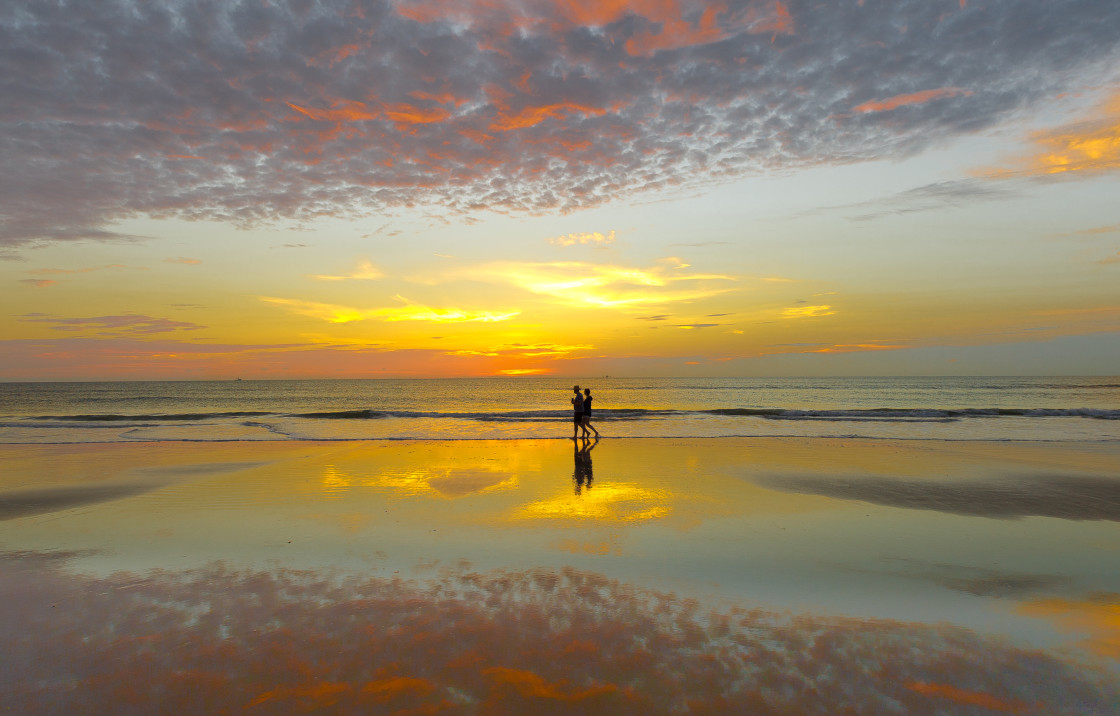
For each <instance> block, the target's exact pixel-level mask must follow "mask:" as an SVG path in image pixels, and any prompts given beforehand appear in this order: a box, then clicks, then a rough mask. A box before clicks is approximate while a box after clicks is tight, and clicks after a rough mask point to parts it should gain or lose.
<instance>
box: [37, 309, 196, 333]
mask: <svg viewBox="0 0 1120 716" xmlns="http://www.w3.org/2000/svg"><path fill="white" fill-rule="evenodd" d="M21 320H23V321H27V322H29V323H48V324H51V327H52V328H53V329H55V330H58V331H87V330H95V331H97V332H98V333H100V334H101V335H149V334H154V333H167V332H169V331H180V330H183V331H196V330H198V329H200V328H205V326H203V325H200V324H198V323H191V322H189V321H176V320H173V319H170V318H156V317H152V316H144V315H141V314H137V313H127V314H123V315H119V316H89V317H83V318H58V317H54V316H42V317H25V318H23V319H21Z"/></svg>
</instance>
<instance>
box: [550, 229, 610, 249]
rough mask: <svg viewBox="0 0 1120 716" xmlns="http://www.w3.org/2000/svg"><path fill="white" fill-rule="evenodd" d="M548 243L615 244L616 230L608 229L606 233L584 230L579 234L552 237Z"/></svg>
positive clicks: (567, 244) (572, 244) (568, 244)
mask: <svg viewBox="0 0 1120 716" xmlns="http://www.w3.org/2000/svg"><path fill="white" fill-rule="evenodd" d="M548 243H550V244H554V245H556V246H575V245H576V244H584V245H586V244H595V245H604V244H613V243H614V231H608V232H607V233H605V234H602V233H599V232H598V231H592V232H582V233H578V234H564V235H563V236H553V237H550V238H549V240H548Z"/></svg>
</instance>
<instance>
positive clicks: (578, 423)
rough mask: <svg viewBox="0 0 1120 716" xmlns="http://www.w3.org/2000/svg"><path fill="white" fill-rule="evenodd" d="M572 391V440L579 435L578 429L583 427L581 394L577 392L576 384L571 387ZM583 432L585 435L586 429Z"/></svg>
mask: <svg viewBox="0 0 1120 716" xmlns="http://www.w3.org/2000/svg"><path fill="white" fill-rule="evenodd" d="M572 391H573V392H574V393H575V394H576V395H575V397H574V398H572V409H573V411H574V412H573V413H572V423H573V424H572V440H575V439H576V437H577V436H578V435H579V429H580V428H581V427H583V394H582V393H580V392H579V386H578V385H577V386H575V387H573V388H572ZM583 434H584V435H586V434H587V431H586V430H584V431H583Z"/></svg>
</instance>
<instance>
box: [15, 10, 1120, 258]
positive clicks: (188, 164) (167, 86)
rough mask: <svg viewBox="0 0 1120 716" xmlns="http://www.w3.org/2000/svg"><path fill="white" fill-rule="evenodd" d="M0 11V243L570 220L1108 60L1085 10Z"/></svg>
mask: <svg viewBox="0 0 1120 716" xmlns="http://www.w3.org/2000/svg"><path fill="white" fill-rule="evenodd" d="M4 7H5V9H4V10H0V46H3V47H4V48H5V52H4V54H3V55H2V56H0V137H3V140H2V141H0V160H2V162H3V166H4V169H5V171H4V173H3V176H0V215H2V216H3V217H4V220H3V222H2V223H0V253H2V255H4V256H10V249H11V248H12V247H18V246H26V245H29V244H32V243H35V242H40V241H66V240H79V239H86V240H97V241H113V240H138V239H142V238H143V237H141V236H136V235H128V234H125V233H121V232H117V231H114V229H113V228H112V222H114V221H116V220H119V219H123V218H126V217H133V216H138V215H151V216H159V217H166V216H179V217H183V218H187V219H206V220H214V221H222V222H230V223H234V224H237V225H252V224H255V223H258V222H262V221H270V220H276V219H280V218H290V219H296V220H305V219H313V218H316V217H322V216H332V217H346V216H352V215H356V214H361V215H373V214H377V213H383V212H384V210H385V209H386V208H387V207H388V208H392V207H405V206H407V207H413V206H420V205H433V206H439V207H440V209H441V211H450V212H459V213H460V214H461V215H463V216H467V215H469V214H470V213H472V212H478V211H481V210H486V209H495V210H498V211H502V212H539V211H551V210H570V209H576V208H580V207H587V206H592V205H596V204H601V203H603V202H607V201H611V200H614V199H616V198H618V197H623V196H627V195H632V194H635V193H639V192H645V191H652V190H657V189H662V188H664V187H669V186H672V187H676V188H681V189H688V188H689V187H698V186H705V185H709V184H711V183H712V182H722V181H726V180H728V179H730V178H733V177H736V176H741V175H744V174H749V173H758V172H768V171H771V170H775V169H782V170H785V169H796V168H799V167H808V166H817V165H827V164H840V163H845V164H846V163H851V162H853V161H863V160H873V159H880V158H897V157H902V156H907V155H912V154H914V153H916V152H919V151H922V150H923V149H926V148H928V147H931V146H936V145H938V144H940V143H943V142H944V141H946V140H947V139H951V138H954V137H958V136H961V135H965V134H970V133H975V132H977V131H980V130H983V129H985V128H988V127H992V126H995V125H996V124H998V123H1000V122H1002V121H1004V120H1006V119H1008V118H1010V117H1013V116H1014V115H1015V114H1016V113H1017V112H1020V111H1022V110H1023V108H1024V107H1029V106H1031V105H1032V103H1038V102H1041V101H1046V100H1049V98H1051V97H1053V96H1054V94H1056V93H1057V92H1060V91H1065V90H1068V89H1069V88H1068V85H1069V84H1070V82H1071V78H1074V79H1073V81H1078V80H1080V81H1082V82H1083V83H1084V84H1090V83H1091V82H1093V81H1096V80H1097V79H1098V78H1099V77H1100V76H1102V75H1103V74H1104V73H1105V72H1107V71H1108V70H1109V69H1110V68H1114V67H1115V66H1116V65H1117V62H1118V59H1120V33H1117V32H1115V28H1116V27H1118V26H1120V5H1118V4H1117V3H1110V2H1099V1H1095V0H1055V1H1054V2H1045V3H1041V2H1039V3H1009V2H989V3H983V2H974V3H968V4H966V5H964V6H963V7H962V5H961V3H959V2H956V1H954V0H866V1H865V2H862V3H859V4H852V3H824V4H812V3H808V2H805V1H804V0H790V1H789V2H778V1H776V0H734V1H733V2H727V3H705V2H701V1H700V0H681V1H680V2H669V3H645V2H643V3H615V2H603V3H598V2H571V3H569V2H563V3H553V2H541V1H538V0H494V1H493V2H449V1H447V0H428V1H424V2H398V3H376V4H368V5H366V4H363V5H355V4H354V3H353V2H351V0H321V1H320V2H316V3H313V4H310V5H309V4H307V3H304V2H297V1H296V0H275V1H273V2H268V3H262V2H256V1H254V0H231V1H230V2H223V3H179V2H172V1H171V0H152V1H150V2H147V1H145V2H141V1H140V0H121V1H120V2H118V3H113V4H108V5H107V4H105V3H72V4H66V5H62V6H60V5H57V4H52V3H44V2H37V1H34V0H16V1H15V2H14V3H9V4H7V5H5V6H4ZM216 28H220V31H218V30H216ZM1023 28H1030V32H1024V31H1023ZM168 57H174V58H176V59H175V61H174V62H168V61H167V59H166V58H168ZM883 67H890V72H883V71H881V70H882V68H883ZM108 98H111V101H109V99H108ZM853 110H858V111H853ZM1106 130H1107V128H1106V127H1104V126H1103V125H1102V127H1099V128H1085V131H1083V132H1078V133H1076V137H1074V135H1072V134H1071V135H1070V136H1069V137H1067V136H1065V135H1058V134H1048V135H1045V136H1039V137H1038V138H1037V142H1038V145H1039V147H1041V148H1043V149H1044V150H1045V152H1046V153H1047V154H1048V155H1049V154H1053V155H1055V156H1056V155H1059V154H1061V155H1063V156H1065V159H1063V160H1062V161H1049V160H1046V161H1044V162H1042V163H1041V164H1039V165H1038V166H1039V167H1041V168H1039V169H1034V168H1032V167H1034V166H1035V165H1033V164H1032V165H1030V166H1028V167H1027V169H1030V170H1031V171H1036V170H1037V171H1043V170H1045V171H1055V170H1058V169H1059V168H1061V169H1062V170H1063V171H1067V172H1068V171H1074V170H1085V169H1089V168H1092V167H1106V166H1112V164H1113V163H1114V159H1109V158H1108V157H1112V156H1114V154H1112V152H1113V151H1114V150H1111V149H1108V148H1107V147H1105V146H1104V145H1102V144H1101V142H1105V143H1107V140H1108V139H1109V137H1110V136H1114V135H1109V134H1108V131H1106ZM1101 147H1103V149H1101ZM1098 149H1100V151H1103V152H1104V154H1103V155H1100V156H1097V157H1096V158H1094V153H1095V152H1097V151H1098ZM3 247H6V248H7V249H9V251H2V248H3Z"/></svg>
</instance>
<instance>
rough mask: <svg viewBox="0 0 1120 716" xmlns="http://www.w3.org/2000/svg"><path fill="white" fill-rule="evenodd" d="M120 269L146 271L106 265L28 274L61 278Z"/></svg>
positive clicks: (38, 270) (54, 269)
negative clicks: (67, 275)
mask: <svg viewBox="0 0 1120 716" xmlns="http://www.w3.org/2000/svg"><path fill="white" fill-rule="evenodd" d="M120 269H126V270H133V271H147V270H148V269H147V267H144V266H126V265H125V264H106V265H104V266H89V267H86V268H77V269H60V268H41V269H33V270H31V271H28V273H30V274H33V275H35V276H62V275H66V274H77V273H93V272H94V271H114V270H120Z"/></svg>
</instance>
